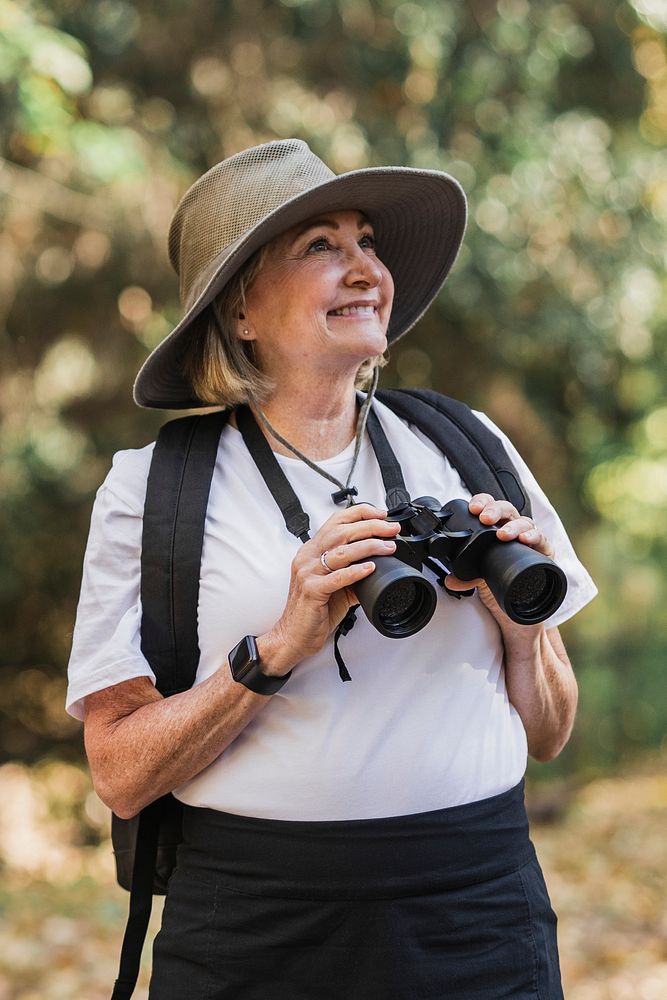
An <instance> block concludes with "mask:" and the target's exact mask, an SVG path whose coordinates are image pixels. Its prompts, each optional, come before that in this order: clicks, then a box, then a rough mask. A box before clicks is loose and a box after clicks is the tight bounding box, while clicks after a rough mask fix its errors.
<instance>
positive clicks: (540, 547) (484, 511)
mask: <svg viewBox="0 0 667 1000" xmlns="http://www.w3.org/2000/svg"><path fill="white" fill-rule="evenodd" d="M468 510H469V511H470V513H471V514H476V515H477V516H478V517H479V519H480V521H481V522H482V524H485V525H492V524H498V525H500V528H499V529H498V532H497V535H496V537H497V538H498V540H499V541H501V542H512V541H519V542H522V543H523V544H524V545H529V546H530V548H531V549H535V550H536V551H537V552H541V553H542V555H545V556H548V557H549V558H550V559H553V557H554V547H553V545H552V544H551V542H550V541H549V539H548V538H546V537H545V535H543V534H542V532H541V531H540V530H539V528H537V527H536V525H535V522H534V521H533V520H532V519H531V518H530V517H525V516H524V515H522V514H519V512H518V510H517V509H516V507H514V506H513V505H512V504H511V503H510V502H509V501H508V500H494V498H493V497H492V496H491V494H490V493H476V494H475V496H474V497H473V498H472V499H471V500H470V503H469V504H468ZM445 585H446V588H447V590H452V591H456V592H460V591H464V590H470V589H471V588H472V587H477V591H478V593H479V597H480V600H481V601H482V603H483V604H484V606H485V607H486V608H488V609H489V611H490V612H491V614H492V615H493V617H494V618H495V619H496V620H497V621H498V623H499V624H500V625H501V626H504V627H507V628H513V627H514V623H513V622H512V621H511V619H510V618H508V617H507V615H506V614H505V613H504V612H503V611H502V610H501V608H500V607H499V605H498V602H497V601H496V599H495V597H494V596H493V594H492V593H491V590H490V589H489V587H487V585H486V583H485V582H484V580H482V579H477V580H459V578H458V577H457V576H454V574H453V573H451V574H450V575H449V576H448V577H447V579H446V581H445ZM527 627H529V626H525V625H522V626H520V628H522V629H525V628H527ZM537 627H538V628H541V626H537Z"/></svg>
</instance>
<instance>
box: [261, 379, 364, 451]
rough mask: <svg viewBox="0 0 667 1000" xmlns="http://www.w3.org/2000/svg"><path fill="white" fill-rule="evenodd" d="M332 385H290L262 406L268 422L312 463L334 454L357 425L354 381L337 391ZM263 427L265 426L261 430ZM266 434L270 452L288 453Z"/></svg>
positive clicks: (350, 436)
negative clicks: (287, 390)
mask: <svg viewBox="0 0 667 1000" xmlns="http://www.w3.org/2000/svg"><path fill="white" fill-rule="evenodd" d="M332 389H333V387H332V386H331V385H329V386H328V387H326V388H325V387H318V386H313V385H301V386H299V387H295V386H291V387H290V390H289V392H281V391H278V392H276V393H274V395H273V396H271V398H270V399H268V400H266V401H265V403H264V404H263V405H262V412H263V413H264V415H265V416H266V418H267V420H268V421H269V423H271V424H272V425H273V427H275V429H276V430H277V431H278V432H279V433H280V434H281V435H282V437H284V438H285V439H286V440H287V441H289V443H290V444H291V445H293V446H294V447H295V448H298V450H299V451H301V452H303V454H304V455H307V456H308V458H310V459H312V460H313V461H314V462H317V461H321V460H322V459H326V458H331V457H332V456H333V455H338V454H339V453H340V452H341V451H343V450H344V449H345V448H346V447H347V445H348V444H349V443H350V441H352V439H353V438H354V435H355V432H356V426H357V398H356V393H355V390H354V384H349V385H347V386H345V387H344V388H342V387H341V388H339V389H338V391H335V390H334V391H332ZM265 430H266V429H265ZM266 433H267V434H269V438H270V444H271V447H272V448H273V450H274V451H276V452H278V453H279V454H281V455H292V452H290V451H289V449H287V448H285V446H284V445H282V444H281V443H280V442H279V441H277V440H276V439H275V438H274V437H273V435H271V434H270V433H269V432H268V431H266Z"/></svg>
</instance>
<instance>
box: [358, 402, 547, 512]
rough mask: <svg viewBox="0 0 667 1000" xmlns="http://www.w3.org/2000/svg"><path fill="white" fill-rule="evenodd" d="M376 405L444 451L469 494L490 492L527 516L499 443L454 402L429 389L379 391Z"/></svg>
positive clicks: (523, 499) (521, 493)
mask: <svg viewBox="0 0 667 1000" xmlns="http://www.w3.org/2000/svg"><path fill="white" fill-rule="evenodd" d="M376 395H377V398H378V399H379V400H380V402H382V403H384V404H385V405H386V406H388V407H389V409H390V410H393V412H394V413H395V414H396V415H397V416H399V417H402V418H403V419H404V420H407V421H408V423H410V424H413V425H414V426H415V427H417V429H418V430H420V431H422V432H423V433H424V434H425V435H426V436H427V437H428V438H430V439H431V441H433V443H434V444H435V445H436V446H437V447H438V448H439V449H440V451H442V452H443V454H445V455H446V456H447V458H448V459H449V461H450V462H451V464H452V465H453V466H454V468H455V469H456V471H457V472H458V473H459V475H460V476H461V478H462V480H463V482H464V483H465V484H466V486H467V487H468V489H469V490H470V492H471V493H473V494H474V493H490V494H491V496H493V497H504V498H505V499H506V500H509V501H510V503H512V504H514V506H515V507H516V509H517V510H518V511H519V513H520V514H525V515H526V516H528V517H530V515H531V506H530V499H529V497H528V495H527V493H526V491H525V490H524V488H523V485H522V483H521V478H520V476H519V473H518V472H517V470H516V468H515V467H514V465H513V463H512V461H511V460H510V457H509V455H508V454H507V451H506V450H505V446H504V445H503V443H502V441H501V440H500V438H499V437H498V436H497V435H496V434H494V433H493V431H491V430H489V428H488V427H487V426H486V424H483V423H482V421H481V420H480V419H479V417H476V416H475V414H474V413H473V412H472V410H471V409H470V407H469V406H466V404H465V403H462V402H460V401H459V400H458V399H451V398H450V397H449V396H443V395H442V394H441V393H439V392H434V391H433V390H432V389H382V390H380V391H379V392H377V393H376Z"/></svg>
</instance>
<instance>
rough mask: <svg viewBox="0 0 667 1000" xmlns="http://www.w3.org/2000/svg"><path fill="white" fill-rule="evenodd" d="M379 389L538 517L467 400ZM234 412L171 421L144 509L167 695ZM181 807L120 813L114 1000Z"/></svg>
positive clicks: (145, 607)
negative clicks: (121, 931) (124, 901)
mask: <svg viewBox="0 0 667 1000" xmlns="http://www.w3.org/2000/svg"><path fill="white" fill-rule="evenodd" d="M377 398H378V399H379V400H380V402H382V403H384V404H385V405H386V406H388V407H389V408H390V409H391V410H393V411H394V413H396V414H397V415H398V416H399V417H402V418H403V419H405V420H407V421H408V422H409V423H410V424H413V425H414V426H415V427H417V428H418V429H419V430H421V431H422V432H423V433H424V434H426V435H427V437H429V438H430V439H431V440H432V441H433V443H434V444H435V445H436V446H437V447H438V448H439V449H440V451H442V452H443V453H444V454H445V455H446V457H447V458H448V459H449V461H450V463H451V464H452V465H453V466H454V468H455V469H456V470H457V472H458V473H459V475H460V476H461V478H462V479H463V481H464V482H465V484H466V486H467V487H468V489H469V490H470V492H471V493H490V494H492V496H494V497H496V498H499V499H500V498H504V499H507V500H509V501H510V502H511V503H512V504H514V506H515V507H516V508H517V510H518V511H519V513H523V514H526V515H528V516H530V513H531V510H530V501H529V499H528V496H527V495H526V493H525V491H524V489H523V486H522V484H521V480H520V478H519V475H518V473H517V471H516V469H515V468H514V466H513V464H512V462H511V461H510V459H509V457H508V455H507V452H506V451H505V448H504V446H503V444H502V442H501V441H500V439H499V438H498V437H497V436H496V435H495V434H494V433H493V432H492V431H490V430H489V428H488V427H487V426H486V425H485V424H483V423H482V422H481V421H480V420H479V419H478V418H477V417H476V416H475V414H474V413H473V412H472V410H470V408H469V407H468V406H466V405H465V403H461V402H459V401H458V400H455V399H450V398H449V397H447V396H443V395H441V394H439V393H436V392H433V391H431V390H428V389H384V390H380V391H379V392H378V393H377ZM228 419H229V411H227V410H225V411H222V412H216V413H208V414H196V415H194V416H187V417H180V418H178V419H176V420H171V421H169V422H168V423H166V424H164V426H163V427H162V428H161V430H160V433H159V435H158V438H157V441H156V444H155V450H154V452H153V458H152V461H151V466H150V471H149V474H148V483H147V488H146V502H145V507H144V518H143V536H142V552H141V601H142V624H141V649H142V652H143V654H144V656H145V657H146V659H147V660H148V662H149V664H150V666H151V669H152V670H153V672H154V673H155V677H156V687H157V689H158V691H159V692H160V693H161V694H162V695H163V696H164V697H169V696H170V695H172V694H176V693H178V692H179V691H185V690H187V689H188V688H190V687H192V685H193V683H194V680H195V676H196V672H197V666H198V663H199V642H198V636H197V606H198V599H199V575H200V564H201V554H202V548H203V542H204V525H205V520H206V508H207V506H208V496H209V492H210V487H211V479H212V476H213V469H214V466H215V460H216V456H217V451H218V442H219V439H220V434H221V433H222V430H223V428H224V426H225V424H226V423H227V420H228ZM446 499H450V498H446ZM181 814H182V806H181V803H180V802H179V801H178V800H177V799H175V798H174V797H173V796H172V795H170V794H169V795H165V796H163V797H162V798H160V799H157V800H156V801H155V802H152V803H151V804H150V805H149V806H147V807H146V808H145V809H142V811H141V813H139V815H138V816H135V817H133V818H132V819H130V820H124V819H119V817H117V816H115V815H114V816H113V817H112V826H111V833H112V841H113V847H114V854H115V859H116V874H117V879H118V882H119V884H120V885H121V886H122V887H123V888H124V889H127V890H129V891H130V893H131V895H130V910H129V916H128V921H127V927H126V929H125V936H124V939H123V946H122V950H121V959H120V969H119V975H118V979H117V980H116V984H115V987H114V991H113V994H112V998H111V1000H129V998H130V997H131V996H132V993H133V991H134V987H135V985H136V981H137V977H138V974H139V963H140V958H141V950H142V947H143V942H144V940H145V937H146V929H147V926H148V920H149V917H150V913H151V906H152V897H153V895H165V894H166V892H167V884H168V881H169V877H170V875H171V873H172V871H173V869H174V867H175V864H176V849H177V847H178V844H179V843H180V841H181Z"/></svg>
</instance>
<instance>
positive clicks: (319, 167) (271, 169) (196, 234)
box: [169, 139, 336, 303]
mask: <svg viewBox="0 0 667 1000" xmlns="http://www.w3.org/2000/svg"><path fill="white" fill-rule="evenodd" d="M335 176H336V175H335V174H334V173H333V171H332V170H330V169H329V168H328V167H327V166H326V165H325V164H324V163H322V161H321V160H319V159H318V158H317V157H316V156H314V155H313V154H312V153H311V151H310V149H309V148H308V146H307V145H306V143H305V142H303V141H301V140H300V139H293V140H288V141H286V142H283V141H280V142H271V143H266V144H265V145H263V146H257V147H254V148H253V149H249V150H245V151H244V152H242V153H237V154H236V155H235V156H232V157H230V158H229V159H228V160H223V162H222V163H218V164H217V166H215V167H213V168H212V169H211V170H209V171H208V172H207V173H205V174H204V176H203V177H200V179H199V180H198V181H197V182H196V183H195V184H194V185H193V186H192V187H191V188H190V190H189V191H188V192H187V194H186V195H185V197H184V198H183V199H182V201H181V202H180V204H179V206H178V208H177V209H176V214H175V216H174V220H173V222H172V225H171V227H170V230H169V257H170V260H171V262H172V265H173V266H174V269H175V270H176V272H177V274H178V276H179V295H180V299H181V302H182V303H186V302H188V301H189V300H190V293H191V290H192V288H193V285H194V284H195V282H196V281H197V279H198V277H199V275H201V274H202V272H204V271H206V270H207V269H208V268H209V267H210V265H211V263H212V262H213V261H214V260H215V259H216V258H217V257H218V256H219V255H220V254H221V253H222V252H223V251H224V249H225V248H226V247H228V246H229V245H230V244H232V243H235V242H236V241H237V240H238V239H239V238H240V237H241V236H242V235H243V234H244V233H245V232H247V230H249V229H251V228H252V227H253V226H255V225H256V224H257V223H258V222H260V221H261V220H262V219H264V218H266V216H267V215H269V214H270V213H271V212H273V211H275V210H276V209H277V208H279V207H280V206H281V205H284V204H285V203H286V202H288V201H290V200H291V199H292V198H294V197H296V196H297V195H299V194H301V193H302V192H304V191H307V190H309V189H311V188H313V187H317V186H318V185H320V184H323V183H325V182H326V181H329V180H331V179H332V178H333V177H335ZM202 222H203V223H204V224H203V225H202Z"/></svg>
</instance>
